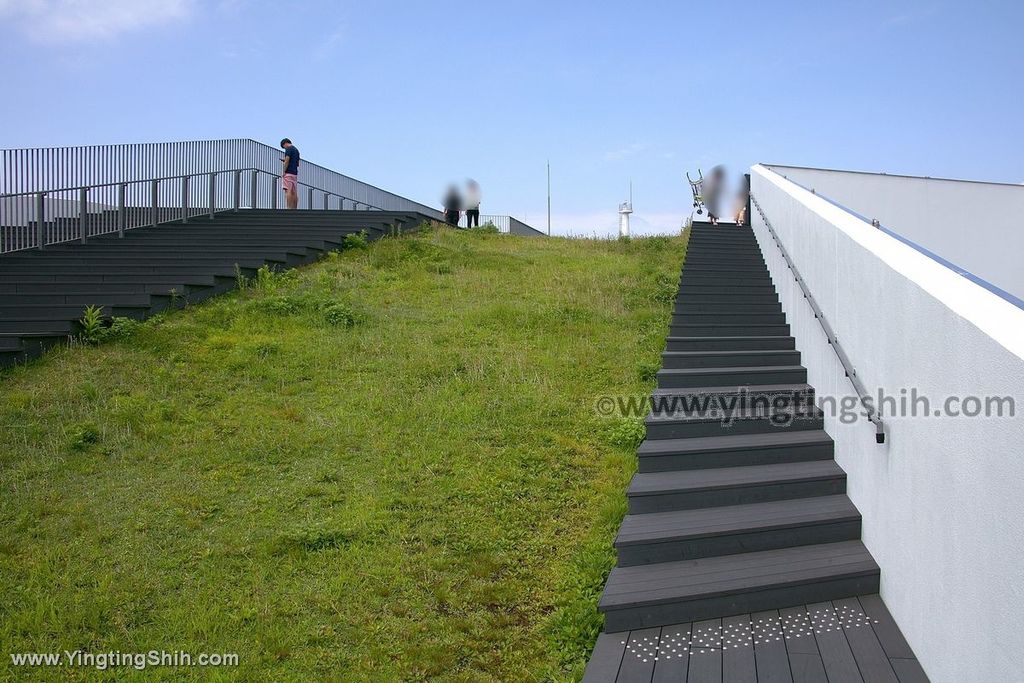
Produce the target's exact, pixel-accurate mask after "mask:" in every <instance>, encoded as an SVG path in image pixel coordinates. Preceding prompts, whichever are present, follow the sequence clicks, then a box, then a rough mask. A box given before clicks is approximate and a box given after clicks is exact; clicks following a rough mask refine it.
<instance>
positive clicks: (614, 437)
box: [608, 417, 647, 448]
mask: <svg viewBox="0 0 1024 683" xmlns="http://www.w3.org/2000/svg"><path fill="white" fill-rule="evenodd" d="M646 434H647V428H646V427H645V426H644V421H643V418H639V417H624V418H622V419H620V420H618V421H617V422H616V423H615V424H614V425H612V426H611V427H609V428H608V441H610V442H611V443H612V444H614V445H615V446H622V447H623V448H636V447H637V446H639V445H640V442H641V441H643V440H644V436H646Z"/></svg>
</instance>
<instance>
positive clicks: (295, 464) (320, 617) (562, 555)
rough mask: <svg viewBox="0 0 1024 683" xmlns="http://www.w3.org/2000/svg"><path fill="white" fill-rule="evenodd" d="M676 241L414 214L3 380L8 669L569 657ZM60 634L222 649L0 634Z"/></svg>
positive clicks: (593, 628) (268, 666) (551, 669)
mask: <svg viewBox="0 0 1024 683" xmlns="http://www.w3.org/2000/svg"><path fill="white" fill-rule="evenodd" d="M684 249H685V245H684V243H683V241H682V239H681V238H648V239H634V240H632V241H595V240H564V239H536V238H535V239H529V238H517V237H510V236H506V235H493V234H486V233H483V232H480V233H476V234H474V233H469V232H458V233H457V232H452V231H449V230H432V231H427V232H424V233H422V234H418V235H415V236H407V237H404V238H400V239H387V240H383V241H379V242H376V243H373V244H371V245H369V246H368V247H362V246H358V245H357V247H356V248H354V249H350V250H347V251H345V252H343V253H342V254H334V255H331V257H330V258H328V259H326V260H325V261H324V262H323V263H322V264H318V265H316V266H313V267H310V268H306V269H303V270H300V271H292V272H290V273H286V274H284V275H267V276H263V277H260V278H258V279H257V281H255V282H254V283H251V285H250V286H249V287H248V288H247V289H245V290H243V291H239V292H237V293H234V294H231V295H227V296H224V297H220V298H219V299H217V300H213V301H210V302H207V303H206V304H203V305H200V306H193V307H191V308H189V309H187V310H185V311H179V312H174V313H170V314H167V315H164V316H160V317H158V318H155V319H153V320H151V321H148V322H147V323H144V324H141V325H137V326H134V325H127V326H125V327H124V329H121V330H119V332H121V334H120V335H119V336H118V338H115V339H113V340H112V341H108V342H106V343H103V344H100V345H99V346H95V347H91V346H78V347H77V348H68V349H62V350H58V351H55V352H53V353H51V354H50V355H48V356H47V357H46V358H44V359H42V360H41V361H39V362H36V363H33V364H30V365H29V366H26V367H21V368H16V369H14V370H11V371H8V372H6V373H5V374H3V375H0V487H2V489H0V650H2V652H0V655H2V656H3V657H4V660H3V664H0V674H2V676H3V677H7V676H11V677H14V676H19V677H20V676H25V675H29V674H30V675H32V676H35V677H38V678H41V679H43V680H115V679H116V680H124V679H126V678H127V679H133V678H138V679H139V680H141V679H143V678H144V679H146V680H252V681H257V680H259V681H263V680H274V681H291V680H294V681H312V680H338V681H391V680H396V681H397V680H425V679H435V678H436V679H439V680H460V681H461V680H466V681H491V680H493V681H531V680H572V679H575V678H578V677H579V676H580V674H581V673H582V669H583V665H584V663H585V661H586V658H587V656H588V655H589V649H590V647H591V646H592V644H593V640H594V638H595V637H596V634H597V631H598V629H599V627H600V623H601V622H600V618H599V615H598V613H597V611H596V604H597V597H598V595H599V593H600V589H601V587H602V585H603V581H604V578H605V575H606V573H607V571H608V570H609V569H610V567H611V565H612V564H613V560H614V555H613V551H612V548H611V541H612V538H613V536H614V533H615V530H616V528H617V526H618V523H619V521H620V519H621V517H622V515H623V514H624V512H625V497H624V494H623V492H624V489H625V487H626V484H627V482H628V480H629V477H630V476H631V474H632V472H633V470H634V467H635V454H634V450H635V444H636V439H637V435H638V434H637V433H638V429H637V428H638V425H637V423H636V421H635V420H633V421H627V420H616V419H608V418H601V417H599V416H598V415H597V413H596V411H595V399H596V397H598V396H599V395H604V394H626V395H635V394H641V395H642V394H644V393H645V392H647V391H649V390H650V388H651V386H652V383H653V373H654V371H655V370H656V369H657V367H658V366H659V353H660V352H661V349H662V346H663V342H664V337H665V334H666V330H667V324H668V321H669V316H670V308H671V303H670V302H671V300H672V297H673V295H674V290H675V283H676V281H677V276H678V273H679V267H680V264H681V262H682V259H683V252H684ZM76 649H81V650H84V651H89V652H105V651H111V650H115V651H120V652H126V653H127V652H132V653H134V652H148V651H150V650H169V651H186V652H190V653H192V654H193V655H197V654H198V653H202V652H206V653H238V654H239V657H240V663H239V665H238V666H237V667H228V668H220V669H210V668H199V667H195V668H171V667H155V668H151V669H147V670H146V671H144V672H137V671H133V670H131V669H125V668H119V669H116V670H114V669H111V670H107V671H105V672H101V671H97V670H96V669H94V668H93V669H89V668H74V669H71V668H67V667H62V668H58V669H36V670H32V671H31V672H30V671H26V670H16V669H14V668H13V667H12V665H11V662H10V659H9V657H8V653H19V652H51V651H53V652H58V651H64V650H71V651H73V650H76Z"/></svg>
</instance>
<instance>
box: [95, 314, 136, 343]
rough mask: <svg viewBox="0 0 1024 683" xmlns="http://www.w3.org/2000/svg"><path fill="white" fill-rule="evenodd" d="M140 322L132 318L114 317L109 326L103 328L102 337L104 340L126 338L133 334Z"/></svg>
mask: <svg viewBox="0 0 1024 683" xmlns="http://www.w3.org/2000/svg"><path fill="white" fill-rule="evenodd" d="M141 324H142V323H140V322H139V321H138V320H135V319H133V318H114V319H113V320H112V321H111V322H110V327H107V328H104V330H103V334H102V338H103V340H104V341H109V340H111V339H126V338H128V337H130V336H131V335H133V334H135V332H136V331H137V330H138V329H139V326H140V325H141Z"/></svg>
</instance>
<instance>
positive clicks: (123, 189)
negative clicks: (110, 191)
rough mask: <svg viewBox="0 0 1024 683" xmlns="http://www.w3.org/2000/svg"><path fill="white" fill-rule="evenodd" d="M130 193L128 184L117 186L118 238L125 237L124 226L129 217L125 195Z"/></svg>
mask: <svg viewBox="0 0 1024 683" xmlns="http://www.w3.org/2000/svg"><path fill="white" fill-rule="evenodd" d="M127 193H128V185H127V183H121V184H120V185H118V186H117V236H118V237H124V224H125V219H126V218H127V215H126V213H125V211H126V209H125V195H126V194H127Z"/></svg>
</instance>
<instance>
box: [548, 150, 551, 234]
mask: <svg viewBox="0 0 1024 683" xmlns="http://www.w3.org/2000/svg"><path fill="white" fill-rule="evenodd" d="M548 237H551V160H550V159H549V160H548Z"/></svg>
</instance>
